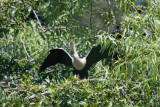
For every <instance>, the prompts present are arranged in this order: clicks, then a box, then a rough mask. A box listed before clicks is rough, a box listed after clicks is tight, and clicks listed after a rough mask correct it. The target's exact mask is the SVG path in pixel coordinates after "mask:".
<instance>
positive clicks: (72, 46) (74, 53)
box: [70, 42, 79, 57]
mask: <svg viewBox="0 0 160 107" xmlns="http://www.w3.org/2000/svg"><path fill="white" fill-rule="evenodd" d="M70 45H71V49H72V51H73V56H74V57H79V55H78V53H77V51H76V48H75V45H74V43H73V42H71V43H70Z"/></svg>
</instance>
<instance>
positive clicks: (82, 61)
mask: <svg viewBox="0 0 160 107" xmlns="http://www.w3.org/2000/svg"><path fill="white" fill-rule="evenodd" d="M70 46H71V49H72V51H73V57H71V55H70V54H69V53H68V52H67V51H66V50H64V49H63V48H58V49H53V50H50V51H49V52H50V54H49V55H48V56H47V58H46V59H45V60H44V62H43V63H42V65H41V66H40V68H39V71H38V72H39V73H40V72H42V71H43V70H45V69H46V68H47V67H49V66H51V65H55V64H57V63H60V64H64V65H66V66H68V67H73V69H74V70H73V74H76V75H78V76H79V78H81V79H83V78H88V70H89V69H90V67H91V66H92V65H93V64H95V63H97V62H98V61H100V60H101V59H104V58H107V59H108V60H109V61H110V59H111V58H112V57H114V58H116V59H117V55H116V54H115V55H113V54H110V51H111V50H110V46H108V48H107V49H105V50H104V51H102V50H101V47H102V46H101V45H97V46H93V48H92V50H91V51H90V52H89V54H88V55H87V56H86V57H84V58H80V57H79V55H78V53H77V51H76V48H75V46H74V43H73V42H71V43H70Z"/></svg>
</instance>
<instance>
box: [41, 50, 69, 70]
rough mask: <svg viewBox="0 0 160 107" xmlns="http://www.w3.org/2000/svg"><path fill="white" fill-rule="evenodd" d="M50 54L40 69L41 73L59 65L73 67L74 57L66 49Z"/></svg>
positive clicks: (53, 51)
mask: <svg viewBox="0 0 160 107" xmlns="http://www.w3.org/2000/svg"><path fill="white" fill-rule="evenodd" d="M49 52H50V53H49V55H48V56H47V58H46V59H45V60H44V62H43V64H42V65H41V66H40V68H39V71H38V72H39V73H40V72H42V71H43V70H45V69H46V68H47V67H49V66H51V65H55V64H57V63H60V64H65V65H66V66H69V67H72V57H71V56H70V55H69V54H68V52H66V51H65V50H64V49H61V48H59V49H53V50H50V51H49Z"/></svg>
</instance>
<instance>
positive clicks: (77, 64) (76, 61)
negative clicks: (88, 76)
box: [70, 42, 86, 70]
mask: <svg viewBox="0 0 160 107" xmlns="http://www.w3.org/2000/svg"><path fill="white" fill-rule="evenodd" d="M70 45H71V49H72V51H73V59H72V64H73V66H74V68H75V69H76V70H82V69H83V68H84V67H85V65H86V58H80V57H79V55H78V53H77V51H76V48H75V46H74V43H73V42H71V43H70Z"/></svg>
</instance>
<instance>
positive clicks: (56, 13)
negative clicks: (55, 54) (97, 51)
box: [0, 0, 160, 107]
mask: <svg viewBox="0 0 160 107" xmlns="http://www.w3.org/2000/svg"><path fill="white" fill-rule="evenodd" d="M159 3H160V2H159V1H158V0H145V1H144V0H112V1H110V0H87V1H86V0H60V1H59V0H41V1H40V0H0V6H1V8H0V87H1V88H0V96H1V97H0V105H1V106H3V107H5V106H16V107H17V106H118V107H119V106H145V105H147V106H159V105H160V73H159V69H160V51H159V50H160V49H159V45H160V39H159V35H160V34H159V33H160V4H159ZM119 35H121V38H120V39H118V38H119V37H118V36H119ZM108 37H109V38H110V40H112V41H113V42H114V43H115V44H116V46H117V48H118V50H119V58H118V60H116V61H114V62H113V64H112V66H111V68H110V67H109V66H108V65H106V64H105V62H107V61H105V60H102V61H100V62H98V63H97V64H96V65H95V66H93V67H92V68H91V70H90V71H89V78H90V80H78V79H77V78H76V77H75V76H73V75H72V73H71V71H72V69H70V68H68V67H65V66H63V65H60V64H57V65H56V66H55V67H50V68H48V69H47V70H45V72H43V73H42V74H40V75H38V74H37V71H38V67H39V66H40V64H41V63H42V62H43V61H44V59H45V58H46V56H47V55H48V50H50V49H53V48H59V47H61V48H64V49H66V50H67V51H68V52H69V53H71V50H70V47H69V42H70V41H71V40H74V41H75V43H76V47H77V51H78V53H80V56H81V57H84V56H85V55H86V54H87V53H88V52H89V50H90V49H91V48H92V46H93V45H95V44H99V43H103V44H105V46H107V43H108V42H107V40H108V39H107V38H108ZM105 46H104V47H105Z"/></svg>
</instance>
